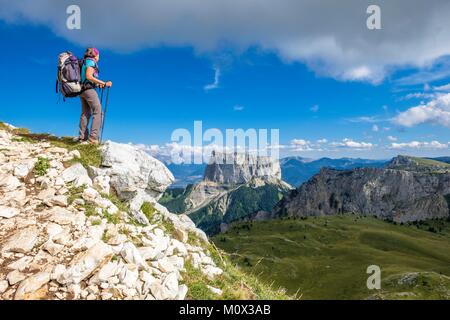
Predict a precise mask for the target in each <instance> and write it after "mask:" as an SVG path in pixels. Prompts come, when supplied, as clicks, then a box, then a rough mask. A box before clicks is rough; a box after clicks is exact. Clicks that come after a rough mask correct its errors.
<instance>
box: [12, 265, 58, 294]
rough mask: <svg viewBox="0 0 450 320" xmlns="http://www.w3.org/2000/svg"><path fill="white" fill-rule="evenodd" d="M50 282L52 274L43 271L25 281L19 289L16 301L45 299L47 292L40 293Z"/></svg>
mask: <svg viewBox="0 0 450 320" xmlns="http://www.w3.org/2000/svg"><path fill="white" fill-rule="evenodd" d="M49 281H50V273H49V272H47V271H42V272H39V273H36V274H34V275H32V276H31V277H28V278H27V279H25V280H23V281H22V282H21V283H20V285H19V287H18V288H17V291H16V294H15V296H14V299H15V300H27V299H39V298H43V295H44V294H45V292H38V291H39V289H41V288H42V287H43V286H44V285H45V284H47V283H48V282H49Z"/></svg>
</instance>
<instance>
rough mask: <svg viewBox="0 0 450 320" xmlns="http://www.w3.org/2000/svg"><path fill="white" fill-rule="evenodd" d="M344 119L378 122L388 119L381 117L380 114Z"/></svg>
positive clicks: (354, 121) (356, 121) (355, 121)
mask: <svg viewBox="0 0 450 320" xmlns="http://www.w3.org/2000/svg"><path fill="white" fill-rule="evenodd" d="M346 120H347V121H349V122H352V123H379V122H386V121H388V120H389V119H386V118H382V117H380V116H361V117H355V118H348V119H346Z"/></svg>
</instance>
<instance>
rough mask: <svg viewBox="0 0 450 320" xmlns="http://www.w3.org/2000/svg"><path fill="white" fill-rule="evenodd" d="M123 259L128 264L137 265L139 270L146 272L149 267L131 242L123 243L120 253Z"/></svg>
mask: <svg viewBox="0 0 450 320" xmlns="http://www.w3.org/2000/svg"><path fill="white" fill-rule="evenodd" d="M121 255H122V257H123V259H124V260H125V261H126V262H128V263H132V264H135V265H137V266H138V267H139V268H140V269H144V270H148V269H149V267H148V265H147V263H146V262H145V260H144V259H143V258H142V256H141V254H140V252H139V250H138V249H137V248H136V246H135V245H134V244H132V243H131V242H126V243H124V245H123V247H122V251H121Z"/></svg>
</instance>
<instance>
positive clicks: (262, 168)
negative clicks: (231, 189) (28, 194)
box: [203, 152, 281, 185]
mask: <svg viewBox="0 0 450 320" xmlns="http://www.w3.org/2000/svg"><path fill="white" fill-rule="evenodd" d="M255 179H260V180H263V181H266V182H274V181H280V180H281V168H280V163H279V161H274V160H273V159H271V158H269V157H260V156H254V155H251V154H248V153H234V154H232V153H218V152H213V154H212V155H211V158H210V161H209V164H208V166H207V167H206V169H205V174H204V177H203V180H204V181H210V182H215V183H218V184H231V185H233V184H245V183H248V182H250V181H251V180H255Z"/></svg>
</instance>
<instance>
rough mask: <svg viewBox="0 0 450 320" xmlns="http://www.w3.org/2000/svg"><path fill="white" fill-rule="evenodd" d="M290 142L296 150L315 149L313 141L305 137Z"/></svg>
mask: <svg viewBox="0 0 450 320" xmlns="http://www.w3.org/2000/svg"><path fill="white" fill-rule="evenodd" d="M290 144H291V148H292V149H293V150H294V151H310V150H312V149H313V148H312V147H313V145H312V144H311V142H310V141H308V140H304V139H293V140H291V143H290Z"/></svg>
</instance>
